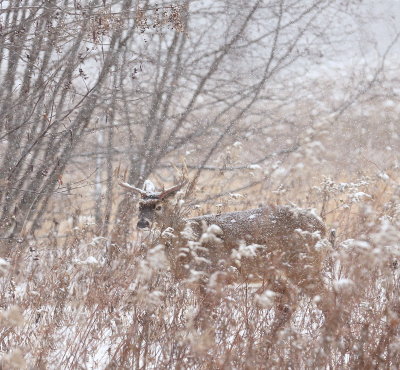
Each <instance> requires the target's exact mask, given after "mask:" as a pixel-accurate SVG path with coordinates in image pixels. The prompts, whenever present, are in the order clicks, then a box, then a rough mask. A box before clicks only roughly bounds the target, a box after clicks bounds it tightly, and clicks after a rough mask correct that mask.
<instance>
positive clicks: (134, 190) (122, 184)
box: [118, 181, 147, 195]
mask: <svg viewBox="0 0 400 370" xmlns="http://www.w3.org/2000/svg"><path fill="white" fill-rule="evenodd" d="M118 184H119V185H120V186H122V187H123V188H125V189H128V190H130V191H133V192H135V193H139V194H141V195H147V193H146V192H145V191H144V190H142V189H139V188H135V187H134V186H132V185H129V184H128V183H126V182H122V181H120V182H119V183H118Z"/></svg>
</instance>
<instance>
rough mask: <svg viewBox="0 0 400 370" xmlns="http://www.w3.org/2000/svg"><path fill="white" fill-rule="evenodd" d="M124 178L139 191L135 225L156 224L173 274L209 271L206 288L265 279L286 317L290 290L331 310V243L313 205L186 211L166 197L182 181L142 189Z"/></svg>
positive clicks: (188, 275) (186, 276) (204, 282)
mask: <svg viewBox="0 0 400 370" xmlns="http://www.w3.org/2000/svg"><path fill="white" fill-rule="evenodd" d="M120 185H121V186H122V187H124V188H125V189H128V190H129V191H131V192H134V193H136V194H140V196H141V200H140V201H139V220H138V223H137V227H138V228H150V227H151V226H152V225H154V224H157V225H158V228H159V229H160V231H161V241H162V242H163V244H164V245H165V246H166V253H167V256H168V259H169V262H170V265H171V270H172V272H173V273H174V275H175V277H177V278H180V279H182V278H184V279H188V280H190V279H191V275H196V276H197V277H199V276H200V277H204V276H206V278H205V280H204V279H203V280H202V283H201V284H200V285H201V286H202V287H203V290H204V289H210V286H211V288H212V285H213V284H214V286H216V285H218V283H219V282H220V283H221V282H222V285H225V284H227V283H231V282H239V283H240V282H254V281H258V282H262V283H263V289H268V293H269V294H270V296H271V295H273V296H274V297H275V298H274V299H275V302H276V303H277V307H278V308H280V310H281V311H282V312H283V314H282V315H281V321H285V320H287V319H288V317H290V314H289V313H288V308H287V307H288V303H291V305H289V306H292V307H293V291H296V292H299V291H301V292H303V293H305V294H307V295H308V296H310V297H311V298H315V302H316V303H317V304H318V306H319V307H320V308H321V309H322V310H323V311H324V314H325V313H326V311H327V308H328V304H327V294H326V293H327V291H326V289H325V286H324V283H323V279H322V274H321V271H322V264H323V260H324V256H325V253H326V250H327V247H328V248H329V243H326V242H323V240H322V237H323V236H324V235H325V232H326V228H325V224H324V222H323V221H322V220H321V219H320V218H319V217H318V216H317V215H315V214H314V213H313V212H311V211H310V210H305V209H299V208H296V207H293V206H266V207H261V208H255V209H249V210H245V211H239V212H228V213H221V214H209V215H203V216H199V217H193V218H183V217H181V216H180V214H179V207H177V206H176V205H175V206H174V205H173V203H172V202H170V201H169V200H170V199H171V198H173V197H174V196H175V195H176V193H177V192H178V191H179V190H180V189H181V188H182V186H183V185H184V184H179V185H175V186H173V187H171V188H168V189H166V190H163V191H159V192H157V191H155V188H154V186H153V185H152V183H151V182H146V183H145V186H144V189H138V188H136V187H134V186H132V185H129V184H127V183H124V182H121V183H120ZM200 280H201V278H200ZM204 287H206V288H204ZM271 291H272V292H273V293H271ZM295 300H296V298H295ZM319 303H321V304H319ZM290 311H291V312H293V311H292V310H290ZM325 316H326V315H325Z"/></svg>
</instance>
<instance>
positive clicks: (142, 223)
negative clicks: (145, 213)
mask: <svg viewBox="0 0 400 370" xmlns="http://www.w3.org/2000/svg"><path fill="white" fill-rule="evenodd" d="M137 227H138V228H139V229H146V228H148V227H150V222H149V221H147V220H146V219H144V218H142V219H140V220H139V221H138V223H137Z"/></svg>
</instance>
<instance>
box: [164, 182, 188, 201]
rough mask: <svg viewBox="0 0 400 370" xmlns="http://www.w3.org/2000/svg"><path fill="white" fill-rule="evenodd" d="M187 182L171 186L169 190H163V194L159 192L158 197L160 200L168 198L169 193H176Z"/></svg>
mask: <svg viewBox="0 0 400 370" xmlns="http://www.w3.org/2000/svg"><path fill="white" fill-rule="evenodd" d="M186 182H187V181H184V182H182V183H180V184H178V185H175V186H172V187H171V188H168V189H166V190H164V191H163V192H161V194H160V195H159V198H160V199H164V198H165V197H166V196H168V195H169V194H171V193H175V192H176V191H178V190H179V189H180V188H181V187H182V186H184V185H185V184H186Z"/></svg>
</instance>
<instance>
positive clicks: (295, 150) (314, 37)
mask: <svg viewBox="0 0 400 370" xmlns="http://www.w3.org/2000/svg"><path fill="white" fill-rule="evenodd" d="M396 4H397V3H396V2H387V4H386V5H382V7H381V6H379V7H378V6H376V5H373V3H372V2H371V3H368V2H367V3H366V2H360V1H321V0H318V1H301V2H297V1H255V2H254V3H247V2H243V1H236V0H232V1H213V2H208V1H186V2H181V3H171V2H157V3H155V2H151V1H98V2H96V1H95V2H79V1H65V2H64V3H60V2H59V1H44V2H36V1H35V2H32V1H29V0H26V1H22V2H21V1H18V2H13V1H1V19H0V22H1V23H0V25H1V52H0V63H1V65H0V73H1V81H2V83H1V86H2V88H1V91H0V94H1V96H0V103H1V110H0V115H1V119H0V123H1V127H0V129H1V131H0V162H1V171H0V191H1V193H0V196H1V210H0V212H1V213H0V220H1V223H0V225H1V232H0V235H1V237H2V238H11V240H13V239H14V240H15V238H22V239H24V238H26V237H27V236H29V235H35V232H37V231H39V230H42V231H43V230H46V232H48V231H49V230H48V228H49V226H50V224H49V223H53V225H52V227H54V226H55V225H60V224H64V223H65V222H66V221H67V220H69V221H68V222H69V225H70V224H71V222H74V221H72V220H73V219H76V218H78V219H79V218H82V217H92V220H93V221H94V222H95V223H96V225H97V226H98V228H99V233H100V234H101V235H102V236H109V235H110V233H111V230H112V229H113V227H114V225H115V220H117V219H123V217H122V215H123V214H124V212H125V213H126V210H125V209H124V208H125V207H129V213H132V212H133V209H131V205H130V204H129V202H127V201H126V199H122V198H121V197H120V196H119V195H120V193H121V192H120V189H116V188H115V183H116V181H115V180H116V177H117V176H118V175H119V176H123V177H124V178H125V179H126V181H128V182H129V183H131V184H134V185H136V186H141V185H142V184H143V181H144V180H145V179H146V178H148V177H151V176H153V177H154V178H155V179H158V180H161V182H169V183H172V182H173V180H174V176H176V171H175V167H178V168H179V167H181V166H182V165H185V166H187V167H188V169H189V170H192V171H194V173H195V175H194V176H195V177H196V178H198V179H199V184H203V183H207V184H209V181H210V179H214V178H215V176H214V175H215V173H222V172H226V176H225V178H224V179H218V182H219V183H220V185H221V187H222V188H223V189H224V190H225V192H235V189H236V188H243V189H245V188H246V186H249V188H250V186H253V185H255V182H257V183H258V184H260V186H264V187H265V186H267V187H268V188H269V187H270V186H271V185H270V182H271V181H272V180H273V179H274V176H275V178H276V181H275V182H276V184H275V183H274V186H280V185H282V186H289V185H290V183H291V182H293V181H294V179H295V177H296V176H301V175H302V174H305V175H306V176H305V178H309V176H308V174H309V173H310V171H311V172H312V174H313V175H314V177H315V181H316V182H318V181H319V180H320V179H321V176H322V174H325V175H329V176H333V177H338V176H339V177H340V176H344V177H346V176H348V175H350V174H354V173H357V172H359V173H363V172H364V171H367V169H368V168H372V169H373V168H374V164H373V163H371V162H374V163H376V165H379V166H380V167H381V169H382V171H384V170H385V169H386V167H390V165H391V164H393V165H397V164H396V163H395V156H396V148H398V144H399V136H398V135H399V134H398V120H397V118H398V110H399V108H398V106H397V102H398V98H399V90H398V77H397V75H396V69H397V65H396V61H397V59H396V55H398V54H397V52H398V50H399V48H398V31H399V30H398V29H397V28H396V27H397V26H398V23H397V22H396V21H398V19H396V18H395V17H394V16H393V14H396V12H393V11H391V9H390V6H395V7H396V6H397V10H398V4H397V5H396ZM385 6H386V8H385ZM395 9H396V8H395ZM392 10H393V9H392ZM283 161H285V164H284V165H283ZM295 169H297V175H295V174H293V173H291V171H292V170H295ZM317 169H318V170H317ZM375 169H376V168H375ZM316 170H317V171H316ZM249 172H251V174H252V176H251V177H250V182H249V176H248V173H249ZM273 172H275V175H274V174H273ZM317 174H318V175H317ZM221 181H222V182H223V183H221ZM266 184H267V185H266ZM272 190H276V189H272ZM204 192H205V194H204V196H203V197H202V199H205V198H207V196H206V194H207V189H204ZM288 200H290V199H288ZM291 200H292V201H296V199H291ZM264 201H267V199H258V202H264ZM54 224H55V225H54ZM46 228H47V229H46Z"/></svg>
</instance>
